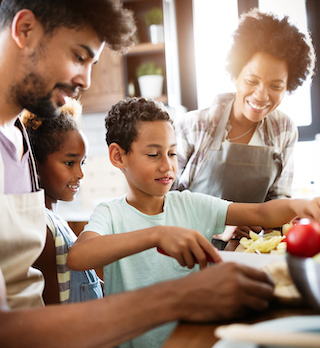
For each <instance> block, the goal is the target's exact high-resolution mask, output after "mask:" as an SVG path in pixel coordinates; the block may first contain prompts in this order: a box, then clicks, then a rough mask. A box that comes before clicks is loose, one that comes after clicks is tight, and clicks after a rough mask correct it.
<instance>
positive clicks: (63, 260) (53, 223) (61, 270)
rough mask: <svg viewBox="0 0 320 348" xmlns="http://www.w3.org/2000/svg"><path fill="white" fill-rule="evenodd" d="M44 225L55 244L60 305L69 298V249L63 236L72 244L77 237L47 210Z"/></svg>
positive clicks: (62, 221) (64, 223)
mask: <svg viewBox="0 0 320 348" xmlns="http://www.w3.org/2000/svg"><path fill="white" fill-rule="evenodd" d="M46 224H47V226H48V228H49V230H50V231H51V232H52V235H53V239H54V242H55V248H56V264H57V276H58V284H59V296H60V303H61V304H63V303H68V302H69V297H70V269H69V268H68V267H67V256H68V252H69V249H68V245H67V243H66V241H65V238H64V236H63V234H68V239H71V240H72V241H73V242H74V241H75V240H76V239H77V237H76V235H75V234H74V233H73V231H72V230H71V228H70V227H69V225H68V224H67V222H66V221H65V220H63V219H62V218H61V217H60V216H59V215H57V214H54V213H53V212H52V211H50V210H49V209H47V208H46ZM62 229H63V230H62Z"/></svg>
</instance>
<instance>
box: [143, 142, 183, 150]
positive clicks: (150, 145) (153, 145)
mask: <svg viewBox="0 0 320 348" xmlns="http://www.w3.org/2000/svg"><path fill="white" fill-rule="evenodd" d="M175 146H177V144H176V143H175V144H172V145H170V148H171V147H175ZM147 147H156V148H159V149H160V148H162V147H163V146H161V145H159V144H149V145H147Z"/></svg>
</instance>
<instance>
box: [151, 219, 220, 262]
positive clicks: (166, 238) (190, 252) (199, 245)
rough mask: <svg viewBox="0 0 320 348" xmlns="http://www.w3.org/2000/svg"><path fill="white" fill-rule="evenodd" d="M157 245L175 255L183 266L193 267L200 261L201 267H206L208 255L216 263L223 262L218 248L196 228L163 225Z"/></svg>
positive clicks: (172, 255) (170, 254)
mask: <svg viewBox="0 0 320 348" xmlns="http://www.w3.org/2000/svg"><path fill="white" fill-rule="evenodd" d="M157 247H158V248H160V249H162V250H163V251H164V252H165V253H166V254H168V255H169V256H171V257H174V258H175V259H176V260H177V261H178V262H179V263H180V265H181V266H187V267H188V268H193V267H194V265H195V264H196V261H198V263H199V266H200V269H202V268H204V267H206V266H207V263H208V259H207V257H208V255H210V256H211V258H212V259H213V260H214V262H215V263H219V262H222V259H221V256H220V255H219V252H218V250H217V249H216V248H215V247H214V246H213V245H212V244H211V242H209V241H208V240H207V239H206V238H205V237H204V236H203V235H201V234H200V233H199V232H198V231H196V230H191V229H187V228H182V227H174V226H161V229H160V231H159V233H158V241H157ZM206 254H208V255H206Z"/></svg>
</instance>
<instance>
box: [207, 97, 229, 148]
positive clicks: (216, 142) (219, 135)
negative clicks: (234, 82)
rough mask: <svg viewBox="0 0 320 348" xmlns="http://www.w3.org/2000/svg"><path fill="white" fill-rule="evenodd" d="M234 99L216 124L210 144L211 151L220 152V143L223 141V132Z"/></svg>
mask: <svg viewBox="0 0 320 348" xmlns="http://www.w3.org/2000/svg"><path fill="white" fill-rule="evenodd" d="M233 102H234V99H232V101H231V102H230V103H229V104H228V105H227V107H226V108H225V109H224V111H223V114H222V115H221V118H220V121H219V123H218V126H217V129H216V131H215V135H214V139H213V142H212V146H211V147H212V149H214V150H220V148H221V144H222V141H223V140H224V135H225V130H226V127H227V124H228V121H229V117H230V113H231V109H232V105H233Z"/></svg>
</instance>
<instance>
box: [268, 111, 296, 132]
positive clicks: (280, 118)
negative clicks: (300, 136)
mask: <svg viewBox="0 0 320 348" xmlns="http://www.w3.org/2000/svg"><path fill="white" fill-rule="evenodd" d="M268 118H269V120H270V121H271V123H272V125H273V127H277V128H279V129H285V130H290V129H292V130H295V129H296V128H297V126H296V124H295V122H294V121H293V119H292V118H291V117H289V116H288V115H287V114H286V113H284V112H282V111H280V110H274V111H272V112H271V113H270V114H269V115H268Z"/></svg>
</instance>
